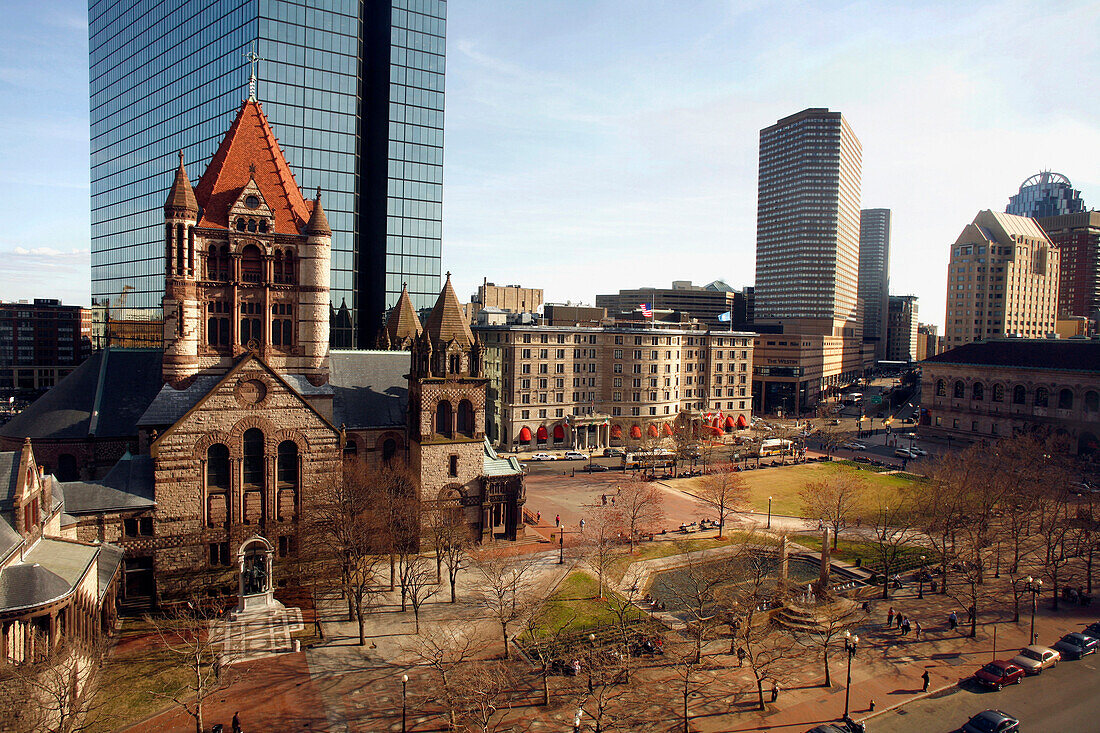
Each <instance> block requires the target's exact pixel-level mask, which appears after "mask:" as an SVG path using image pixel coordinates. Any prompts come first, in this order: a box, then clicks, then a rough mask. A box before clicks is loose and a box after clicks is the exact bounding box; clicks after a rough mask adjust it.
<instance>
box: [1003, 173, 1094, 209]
mask: <svg viewBox="0 0 1100 733" xmlns="http://www.w3.org/2000/svg"><path fill="white" fill-rule="evenodd" d="M1084 210H1085V202H1084V201H1082V200H1081V192H1080V191H1078V190H1076V189H1075V188H1074V187H1073V184H1072V183H1070V182H1069V179H1068V178H1066V177H1065V176H1063V175H1062V174H1061V173H1051V172H1050V171H1043V172H1042V173H1036V174H1035V175H1033V176H1031V177H1030V178H1028V179H1027V180H1026V181H1024V182H1023V183H1021V184H1020V191H1019V193H1017V194H1016V195H1015V196H1009V197H1008V206H1007V207H1006V208H1005V213H1006V214H1015V215H1016V216H1030V217H1032V218H1033V219H1039V218H1042V217H1045V216H1061V215H1062V214H1080V213H1081V212H1083V211H1084Z"/></svg>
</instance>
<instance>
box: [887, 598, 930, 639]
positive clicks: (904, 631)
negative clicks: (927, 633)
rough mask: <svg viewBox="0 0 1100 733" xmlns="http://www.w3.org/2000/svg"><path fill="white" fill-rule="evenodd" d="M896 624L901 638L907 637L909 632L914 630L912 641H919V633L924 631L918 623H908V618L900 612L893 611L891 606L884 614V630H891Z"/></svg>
mask: <svg viewBox="0 0 1100 733" xmlns="http://www.w3.org/2000/svg"><path fill="white" fill-rule="evenodd" d="M895 624H897V629H898V631H900V632H901V635H902V636H908V635H909V632H910V631H913V630H914V629H915V630H916V634H915V635H914V637H913V638H914V639H916V640H920V635H921V632H922V631H924V627H923V626H921V625H920V621H910V620H909V617H908V616H907V615H905V614H903V613H902V612H901V611H895V610H894V607H893V606H890V610H888V611H887V612H886V628H888V629H892V628H894V625H895Z"/></svg>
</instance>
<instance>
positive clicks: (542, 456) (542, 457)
mask: <svg viewBox="0 0 1100 733" xmlns="http://www.w3.org/2000/svg"><path fill="white" fill-rule="evenodd" d="M531 460H532V461H556V460H558V458H557V456H552V455H550V454H549V453H536V454H535V455H533V456H531Z"/></svg>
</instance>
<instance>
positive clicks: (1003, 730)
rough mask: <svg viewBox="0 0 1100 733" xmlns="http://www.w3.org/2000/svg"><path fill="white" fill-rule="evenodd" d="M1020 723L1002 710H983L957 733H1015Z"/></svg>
mask: <svg viewBox="0 0 1100 733" xmlns="http://www.w3.org/2000/svg"><path fill="white" fill-rule="evenodd" d="M1019 730H1020V721H1018V720H1016V718H1013V717H1012V716H1011V715H1009V714H1008V713H1006V712H1004V711H1003V710H983V711H982V712H980V713H978V714H977V715H975V716H974V717H973V718H971V719H970V720H968V721H966V723H965V724H964V725H963V727H962V728H959V733H1016V732H1017V731H1019Z"/></svg>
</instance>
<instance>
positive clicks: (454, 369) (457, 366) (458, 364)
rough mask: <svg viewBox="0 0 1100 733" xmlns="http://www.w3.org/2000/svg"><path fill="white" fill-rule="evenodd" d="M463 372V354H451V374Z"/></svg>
mask: <svg viewBox="0 0 1100 733" xmlns="http://www.w3.org/2000/svg"><path fill="white" fill-rule="evenodd" d="M461 372H462V356H461V355H459V354H451V374H459V373H461Z"/></svg>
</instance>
